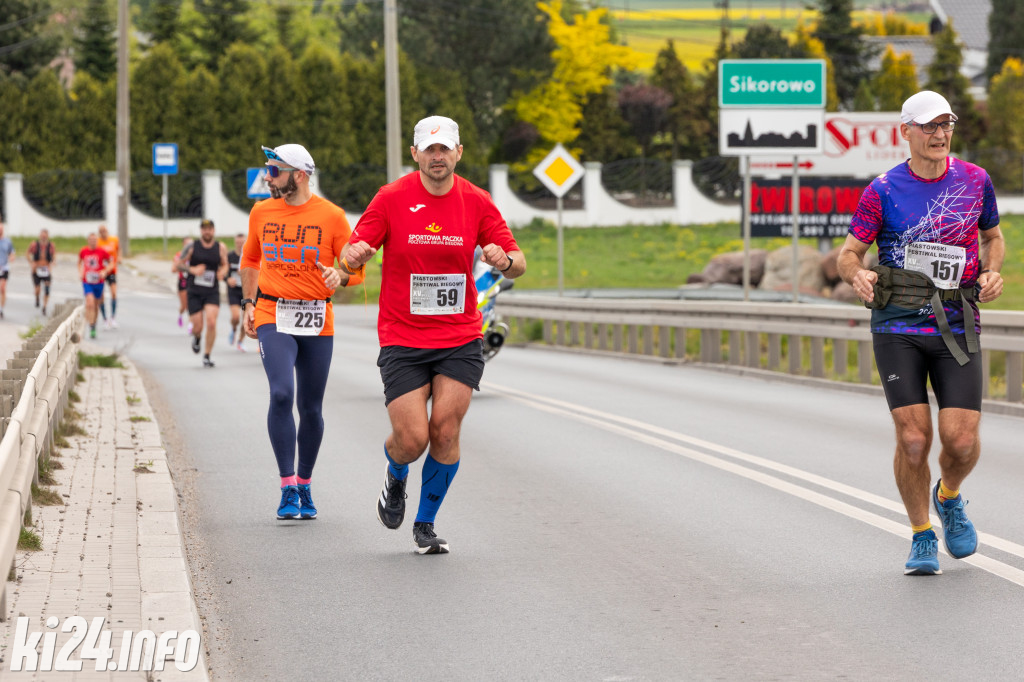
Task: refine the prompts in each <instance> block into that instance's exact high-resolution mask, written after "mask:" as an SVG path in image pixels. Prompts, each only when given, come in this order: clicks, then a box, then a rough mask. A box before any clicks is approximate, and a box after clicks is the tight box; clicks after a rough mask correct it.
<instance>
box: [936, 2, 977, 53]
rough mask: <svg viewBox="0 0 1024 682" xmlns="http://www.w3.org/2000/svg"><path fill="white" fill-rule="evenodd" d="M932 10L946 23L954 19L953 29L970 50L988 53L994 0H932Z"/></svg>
mask: <svg viewBox="0 0 1024 682" xmlns="http://www.w3.org/2000/svg"><path fill="white" fill-rule="evenodd" d="M930 2H931V6H932V11H934V12H935V16H937V17H938V18H939V21H941V22H942V23H943V25H945V24H946V23H947V22H948V21H950V20H952V22H953V29H954V30H955V31H956V32H957V35H959V36H960V40H962V41H963V42H964V47H965V48H966V49H969V50H979V51H981V52H984V53H986V54H987V53H988V17H989V15H990V14H991V13H992V0H930Z"/></svg>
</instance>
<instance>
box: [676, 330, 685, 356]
mask: <svg viewBox="0 0 1024 682" xmlns="http://www.w3.org/2000/svg"><path fill="white" fill-rule="evenodd" d="M676 357H677V358H680V359H682V360H685V359H686V327H676Z"/></svg>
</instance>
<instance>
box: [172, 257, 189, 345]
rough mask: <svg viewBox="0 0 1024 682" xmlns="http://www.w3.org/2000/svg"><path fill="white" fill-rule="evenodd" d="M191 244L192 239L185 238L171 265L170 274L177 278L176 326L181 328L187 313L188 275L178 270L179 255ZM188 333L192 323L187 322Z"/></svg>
mask: <svg viewBox="0 0 1024 682" xmlns="http://www.w3.org/2000/svg"><path fill="white" fill-rule="evenodd" d="M191 243H192V237H185V238H184V239H183V240H182V241H181V251H178V252H177V253H176V254H174V262H173V263H172V265H171V272H173V273H174V274H175V275H177V276H178V281H177V282H176V283H175V286H176V287H177V291H178V326H179V327H183V326H185V323H184V322H183V320H182V318H183V317H184V315H185V313H186V312H187V311H188V274H187V273H185V272H182V271H181V270H180V269H179V266H180V265H181V254H182V253H183V252H184V251H185V249H187V248H188V245H189V244H191ZM188 331H189V333H190V334H191V333H192V323H191V322H189V325H188Z"/></svg>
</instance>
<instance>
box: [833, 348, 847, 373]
mask: <svg viewBox="0 0 1024 682" xmlns="http://www.w3.org/2000/svg"><path fill="white" fill-rule="evenodd" d="M848 352H849V351H848V348H847V343H846V339H832V373H833V374H835V378H836V379H842V378H843V377H845V376H846V367H847V357H846V356H847V353H848Z"/></svg>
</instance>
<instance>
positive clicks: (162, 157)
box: [153, 142, 178, 175]
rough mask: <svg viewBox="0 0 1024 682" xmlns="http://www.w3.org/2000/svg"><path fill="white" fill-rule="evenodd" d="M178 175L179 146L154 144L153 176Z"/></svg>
mask: <svg viewBox="0 0 1024 682" xmlns="http://www.w3.org/2000/svg"><path fill="white" fill-rule="evenodd" d="M177 174H178V145H177V144H176V143H174V142H156V143H154V144H153V175H177Z"/></svg>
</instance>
